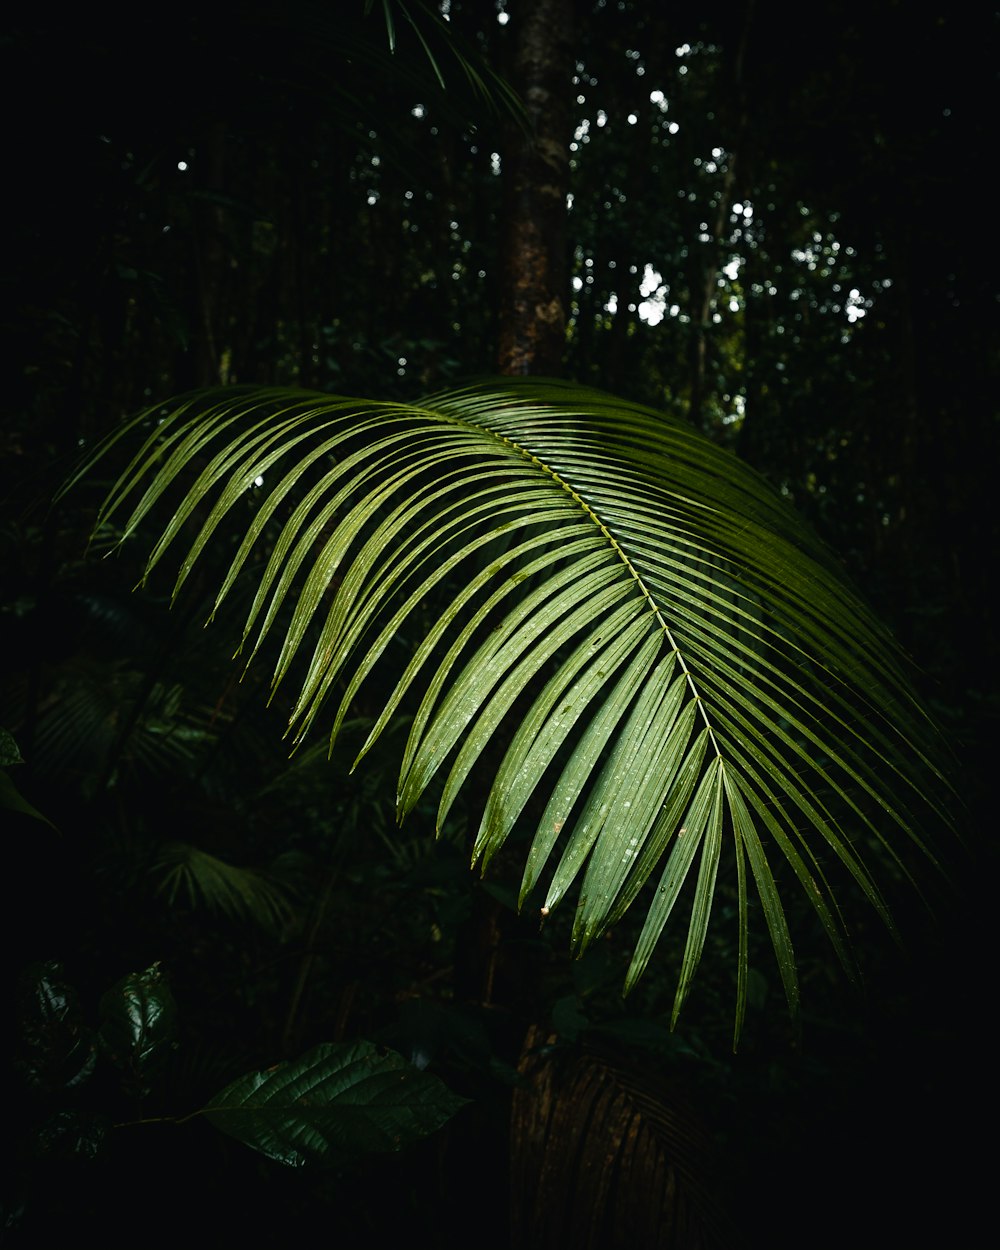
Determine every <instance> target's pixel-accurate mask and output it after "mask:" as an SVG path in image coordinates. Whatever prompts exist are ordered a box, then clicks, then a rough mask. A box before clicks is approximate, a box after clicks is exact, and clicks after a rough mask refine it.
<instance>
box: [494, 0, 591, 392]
mask: <svg viewBox="0 0 1000 1250" xmlns="http://www.w3.org/2000/svg"><path fill="white" fill-rule="evenodd" d="M515 20H517V21H518V23H519V30H518V37H517V47H516V51H515V62H514V73H513V78H514V84H515V86H516V87H517V88H518V90H519V92H520V94H521V98H522V99H523V101H524V104H525V108H526V109H527V113H528V117H529V120H530V122H531V126H532V131H533V133H532V134H530V135H517V136H512V141H511V143H510V144H509V145H508V153H507V168H506V169H505V170H504V174H505V176H506V184H507V193H506V197H505V198H506V204H505V220H506V233H505V237H504V240H503V252H502V258H503V292H502V296H501V301H500V322H499V351H498V367H499V370H500V372H501V373H506V374H532V373H533V374H550V375H552V374H558V373H559V372H560V371H561V368H562V358H563V351H564V348H565V342H566V307H567V303H568V289H567V288H568V274H567V264H566V238H565V236H566V194H567V191H568V190H569V137H570V131H571V126H572V111H571V109H572V74H573V51H572V37H573V4H572V0H525V3H524V5H523V8H519V10H518V11H517V12H516V13H515Z"/></svg>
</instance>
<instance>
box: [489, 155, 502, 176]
mask: <svg viewBox="0 0 1000 1250" xmlns="http://www.w3.org/2000/svg"><path fill="white" fill-rule="evenodd" d="M490 170H491V171H492V172H493V173H494V174H499V173H500V153H499V152H491V153H490Z"/></svg>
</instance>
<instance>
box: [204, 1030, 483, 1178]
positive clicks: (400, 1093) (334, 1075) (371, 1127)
mask: <svg viewBox="0 0 1000 1250" xmlns="http://www.w3.org/2000/svg"><path fill="white" fill-rule="evenodd" d="M467 1101H468V1099H465V1098H460V1097H459V1096H458V1095H457V1094H453V1093H452V1092H451V1090H449V1089H448V1087H447V1086H446V1085H445V1084H444V1083H443V1082H442V1081H440V1080H438V1078H437V1077H436V1076H432V1075H430V1074H429V1073H427V1072H420V1071H418V1070H417V1069H416V1068H414V1067H412V1066H411V1065H410V1064H408V1063H407V1062H406V1060H405V1059H403V1058H402V1056H400V1055H397V1054H396V1053H395V1052H394V1051H380V1050H379V1049H378V1048H377V1047H375V1046H373V1045H372V1044H371V1043H370V1042H354V1043H330V1042H324V1043H322V1044H320V1045H319V1046H314V1047H313V1049H312V1050H310V1051H308V1052H307V1053H306V1054H304V1055H303V1056H302V1057H301V1058H300V1059H296V1060H293V1061H291V1062H288V1063H279V1064H276V1065H275V1066H274V1067H273V1068H266V1069H264V1070H263V1071H258V1072H249V1073H247V1075H246V1076H242V1077H240V1078H239V1080H237V1081H234V1082H233V1083H232V1084H231V1085H229V1086H227V1087H226V1089H224V1090H222V1092H221V1093H219V1094H216V1096H215V1097H214V1098H213V1099H212V1100H211V1102H210V1103H209V1104H208V1106H207V1107H206V1108H205V1116H206V1117H207V1118H208V1119H209V1120H211V1122H212V1123H213V1124H214V1125H215V1126H216V1127H217V1128H220V1129H222V1131H223V1132H225V1133H229V1134H230V1136H232V1137H236V1138H238V1139H239V1140H240V1141H242V1142H245V1143H246V1145H248V1146H252V1147H253V1148H254V1149H255V1150H259V1151H261V1153H262V1154H265V1155H267V1156H268V1157H269V1158H271V1159H276V1160H277V1161H278V1162H279V1163H287V1164H289V1165H290V1166H292V1167H301V1166H302V1165H303V1164H306V1163H317V1162H322V1161H323V1160H329V1159H331V1158H336V1157H337V1156H345V1155H346V1156H354V1155H360V1154H369V1153H373V1152H376V1153H382V1152H386V1151H394V1150H402V1149H403V1148H404V1147H405V1146H408V1145H410V1144H411V1143H412V1142H415V1141H418V1140H419V1139H420V1138H422V1137H426V1136H427V1135H428V1134H429V1133H433V1132H434V1131H435V1130H436V1129H439V1128H440V1127H441V1126H442V1125H443V1124H445V1123H446V1122H447V1121H448V1120H450V1119H451V1117H452V1116H453V1115H454V1114H455V1112H456V1111H458V1109H459V1108H460V1107H461V1106H463V1105H464V1103H466V1102H467Z"/></svg>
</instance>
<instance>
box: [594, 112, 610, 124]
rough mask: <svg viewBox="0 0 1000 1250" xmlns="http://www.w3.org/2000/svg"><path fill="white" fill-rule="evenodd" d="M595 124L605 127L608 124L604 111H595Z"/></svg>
mask: <svg viewBox="0 0 1000 1250" xmlns="http://www.w3.org/2000/svg"><path fill="white" fill-rule="evenodd" d="M597 124H598V126H606V125H607V124H608V115H607V113H605V111H604V109H598V110H597Z"/></svg>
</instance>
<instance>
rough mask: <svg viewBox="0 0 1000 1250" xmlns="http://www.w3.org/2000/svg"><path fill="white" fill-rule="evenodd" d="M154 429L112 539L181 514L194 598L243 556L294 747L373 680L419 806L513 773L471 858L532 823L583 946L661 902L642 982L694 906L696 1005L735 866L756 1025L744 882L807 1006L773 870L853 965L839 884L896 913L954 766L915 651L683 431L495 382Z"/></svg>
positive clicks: (116, 501) (573, 395)
mask: <svg viewBox="0 0 1000 1250" xmlns="http://www.w3.org/2000/svg"><path fill="white" fill-rule="evenodd" d="M136 425H137V426H138V427H139V428H141V429H146V431H147V437H146V440H145V442H144V443H143V445H142V447H141V448H140V449H139V450H138V452H136V454H135V455H134V457H133V458H132V460H131V462H130V463H129V464H128V466H127V468H126V469H125V470H124V471H123V472H122V473H121V475H120V477H119V479H118V481H117V483H116V485H115V487H114V488H113V490H112V492H111V494H110V495H109V497H108V499H107V502H106V504H105V506H104V508H103V511H102V513H101V516H100V524H105V523H108V522H111V521H115V523H117V524H121V525H122V532H123V536H124V537H126V538H127V537H128V536H129V535H131V534H133V533H134V532H135V531H137V530H138V529H139V527H140V526H141V525H142V524H143V522H145V521H146V519H147V517H148V516H149V514H150V512H151V511H152V510H153V509H154V507H157V506H159V505H161V504H163V503H164V502H166V501H167V500H168V498H169V502H170V503H171V505H172V512H171V513H170V515H169V519H167V521H166V524H165V525H163V527H162V530H161V532H160V537H159V539H158V541H156V543H155V545H154V547H153V550H152V553H151V555H150V558H149V564H148V569H147V573H148V572H149V571H151V570H152V569H153V568H154V567H155V566H156V565H158V564H159V563H160V562H161V561H162V560H164V558H165V557H166V556H167V554H168V553H169V552H172V551H173V550H174V549H175V548H176V549H177V551H178V552H179V573H178V576H177V580H176V585H175V591H174V593H175V594H176V593H177V592H178V591H180V589H181V588H182V586H183V584H184V582H185V581H186V580H187V579H188V577H189V576H190V575H191V572H192V569H193V567H194V566H195V564H196V561H198V560H199V558H200V557H201V556H202V553H203V552H205V550H206V548H208V547H209V545H210V544H212V545H213V546H218V547H219V549H220V550H221V551H223V552H225V553H226V556H225V561H224V562H223V568H224V570H225V571H224V573H223V576H222V580H221V584H220V587H219V591H218V597H217V603H216V606H218V604H219V603H221V602H222V600H223V599H225V598H226V597H227V596H228V595H230V594H231V593H232V591H233V588H234V587H235V586H236V585H237V583H238V582H241V583H243V584H244V585H246V584H248V585H249V587H250V589H249V592H248V599H249V601H250V602H249V609H248V612H247V616H246V622H245V627H244V630H243V637H242V640H241V648H242V651H243V654H244V656H245V658H246V659H247V660H248V661H249V660H251V659H253V658H254V656H255V655H256V654H257V653H258V651H260V649H261V648H262V647H263V645H264V643H265V640H268V639H269V638H271V637H273V638H274V640H275V641H276V642H277V643H278V647H277V656H276V658H275V660H274V675H273V685H274V688H275V689H277V687H279V686H280V685H281V684H282V683H286V684H288V685H289V687H290V691H291V703H292V710H291V716H290V721H289V733H290V736H291V739H292V741H293V742H295V743H297V742H300V741H301V740H302V739H303V737H304V736H305V735H306V734H307V733H308V732H309V731H310V730H311V729H312V728H314V726H316V725H317V724H318V723H319V717H320V713H321V711H323V710H325V709H327V708H328V707H329V708H330V709H331V710H332V713H333V729H332V735H333V739H336V736H337V733H338V730H339V729H340V727H341V725H342V724H343V722H344V719H345V717H346V716H347V715H348V714H349V712H350V710H351V707H352V704H353V702H354V700H355V697H356V695H357V693H358V691H359V689H360V688H361V687H362V685H363V684H364V683H365V682H367V681H369V679H370V678H372V676H373V674H374V673H375V672H376V671H377V672H378V673H379V675H380V676H379V679H378V689H379V690H380V691H382V694H383V696H384V707H383V711H382V713H381V715H380V716H379V717H378V718H377V720H376V722H375V724H374V727H373V729H372V731H371V733H370V735H369V738H368V740H367V742H366V743H365V744H364V746H363V747H362V750H361V752H360V755H359V759H360V758H361V757H363V756H364V754H365V752H366V751H367V750H368V749H369V748H370V747H371V745H372V744H373V743H374V742H375V740H376V739H377V738H378V737H379V735H380V734H381V733H382V732H383V731H384V729H385V727H386V725H387V724H388V723H389V721H390V720H391V719H392V717H393V716H394V715H395V714H396V712H397V711H398V710H399V709H401V708H402V707H403V706H404V704H405V705H406V708H407V710H408V711H410V712H412V716H413V719H412V724H411V728H410V733H409V738H408V741H407V744H406V747H405V750H404V752H403V758H402V763H401V770H400V776H399V784H398V792H397V806H398V812H399V816H400V818H402V817H404V816H405V815H406V814H407V813H409V812H410V811H412V810H413V808H414V806H415V805H416V804H417V802H418V801H419V800H420V799H421V797H422V796H423V795H424V794H425V793H426V792H427V790H428V788H429V787H430V786H431V785H432V783H434V782H437V781H439V780H440V781H441V798H440V806H439V817H438V821H439V828H440V824H441V822H442V821H443V820H444V819H445V817H446V815H447V813H448V811H449V809H450V807H451V805H452V804H453V802H454V800H455V798H456V796H457V794H458V793H459V791H460V790H461V789H462V787H463V786H464V785H465V784H466V783H467V781H468V780H469V778H470V777H471V776H472V775H473V773H474V770H476V769H477V767H490V768H492V769H493V780H492V783H491V784H490V785H489V787H488V790H487V792H486V796H485V801H484V802H483V805H482V819H481V823H480V826H479V830H478V834H477V835H476V838H475V844H474V851H473V860H474V862H477V863H479V864H480V865H481V866H482V867H483V868H484V869H485V867H486V866H487V865H488V864H489V862H490V860H491V859H492V858H493V857H494V856H495V855H496V854H497V852H498V851H499V849H500V848H501V847H502V846H503V845H504V844H505V842H506V841H507V839H508V838H509V837H510V835H511V833H512V832H513V831H514V829H515V827H520V830H521V832H523V831H524V822H529V821H530V822H531V828H533V835H532V836H531V838H530V844H529V847H528V850H527V854H526V859H525V866H524V876H523V882H522V887H521V902H522V904H523V903H524V901H525V900H526V898H527V897H528V895H529V894H530V893H531V892H532V891H533V890H534V889H535V887H536V886H538V885H539V884H540V883H542V882H545V883H546V885H545V888H546V894H545V899H544V907H546V908H549V909H551V908H552V907H554V906H555V905H556V904H557V903H558V902H559V900H560V899H561V898H562V897H563V895H565V894H566V893H567V892H568V891H569V890H570V888H571V887H573V886H574V885H576V884H577V883H579V898H578V902H577V911H576V920H575V924H574V928H573V935H572V942H573V946H574V948H575V950H576V951H578V952H579V951H582V950H584V949H585V948H586V947H587V946H588V944H589V943H591V942H592V941H593V940H594V939H595V937H597V936H598V935H599V934H601V933H602V932H603V931H604V930H605V929H606V928H607V927H608V926H609V925H610V924H612V923H614V922H616V921H617V920H618V919H619V918H620V917H621V916H622V914H623V913H624V912H625V910H626V909H627V908H628V907H630V906H631V905H632V904H633V903H634V902H637V901H638V900H639V898H640V895H643V901H644V904H645V905H646V906H647V908H648V911H647V917H646V921H645V925H644V926H643V928H642V931H641V934H640V937H639V940H638V945H637V947H636V950H635V954H634V957H633V960H632V964H631V967H630V969H629V972H628V977H627V987H631V986H632V985H634V984H635V982H636V980H637V978H638V977H639V976H640V975H641V974H642V972H643V970H644V969H645V967H646V965H647V962H648V960H649V958H650V956H651V954H652V951H653V948H654V946H655V945H656V943H657V940H658V939H659V937H660V935H661V933H662V932H663V929H664V926H665V925H666V923H667V921H668V920H669V919H670V918H671V916H672V915H674V914H675V912H676V913H677V914H678V915H681V914H683V915H685V916H686V925H687V938H686V944H685V947H684V953H683V960H682V967H681V974H680V980H679V984H678V987H677V992H676V1000H675V1006H674V1016H675V1018H676V1014H677V1012H678V1011H679V1009H680V1007H681V1005H682V1003H683V1001H684V998H685V996H686V994H687V992H688V989H689V986H690V984H691V979H692V977H693V975H694V972H695V970H696V968H697V966H698V963H699V960H700V957H701V955H702V952H703V950H704V947H705V942H706V934H707V932H708V928H709V922H710V918H711V914H712V905H713V898H714V896H715V890H716V883H717V880H718V876H719V872H720V868H721V866H722V865H723V864H725V865H726V871H727V872H728V873H730V875H733V876H734V878H735V890H736V894H737V896H738V932H739V951H740V953H739V969H738V993H737V999H738V1002H737V1034H738V1032H739V1028H740V1022H741V1020H742V1014H743V1009H744V1004H745V999H746V983H747V976H746V971H747V960H748V946H747V942H748V936H747V935H748V931H749V920H750V916H751V912H752V910H753V909H754V908H755V907H756V903H755V902H753V901H752V898H753V895H756V898H757V899H759V906H760V910H761V912H762V913H763V916H764V919H765V923H766V925H767V928H768V931H769V934H770V938H771V941H772V943H773V945H774V950H775V953H776V955H777V960H778V964H779V967H780V970H781V977H782V980H783V984H784V988H785V993H786V996H787V998H788V1001H789V1004H790V1006H791V1007H792V1010H793V1012H794V1010H795V1008H796V1005H797V1001H798V983H797V978H796V971H795V958H794V954H793V950H792V941H791V936H790V932H789V925H788V922H787V919H786V912H785V905H784V904H783V901H782V895H783V892H784V888H785V887H784V885H782V886H781V887H780V888H779V880H781V879H783V878H785V877H787V875H788V874H787V873H786V871H785V869H784V868H782V869H781V870H780V871H779V867H778V865H779V864H780V862H781V861H784V862H785V865H787V868H788V869H790V872H791V874H794V877H795V878H797V880H798V882H799V884H800V886H801V888H802V889H803V890H804V892H805V894H806V897H807V898H808V899H809V902H810V903H811V905H812V907H813V908H814V909H815V912H816V915H817V917H818V919H819V921H820V923H821V924H822V927H823V928H824V930H825V931H826V933H827V935H828V936H829V938H830V940H831V942H832V943H833V944H834V947H835V948H836V950H837V952H838V954H839V956H840V958H841V960H842V962H843V963H844V965H845V966H846V967H847V968H848V969H850V967H851V962H852V961H851V955H850V951H849V945H848V940H847V933H846V926H845V923H844V920H843V917H842V916H841V913H840V910H839V908H838V904H837V901H836V898H835V896H834V893H833V883H832V882H831V880H830V879H829V878H830V877H831V876H833V875H834V874H833V873H832V872H831V869H834V868H836V869H838V870H839V875H840V876H841V877H843V874H844V873H845V872H846V874H847V876H848V877H849V878H852V879H853V881H854V882H855V883H856V885H857V887H859V888H860V890H861V891H862V892H863V894H864V895H865V896H866V897H867V899H868V900H869V902H870V903H871V905H872V906H873V907H874V908H875V909H876V911H877V912H878V913H879V914H880V915H881V916H882V918H883V920H884V921H885V923H886V924H887V925H889V926H890V928H891V927H892V919H891V916H890V913H889V909H888V906H887V903H886V900H885V896H884V895H885V878H886V873H887V872H888V873H889V874H890V875H891V876H899V875H904V876H910V875H911V867H913V866H915V864H916V863H917V862H918V861H920V860H922V859H924V858H925V857H926V858H929V859H931V860H932V861H933V860H934V853H933V851H932V849H931V847H930V845H929V843H928V842H927V841H926V840H925V834H924V832H923V828H924V827H926V826H927V825H928V824H930V826H931V827H933V825H934V824H947V823H948V822H947V816H946V814H945V812H944V810H943V807H942V804H941V801H940V799H939V798H937V797H935V796H939V795H940V794H942V793H944V791H943V790H942V789H941V786H940V783H941V782H942V781H943V780H944V777H943V772H942V766H941V764H940V762H939V761H940V759H941V756H942V752H941V748H940V745H939V743H938V741H937V736H936V733H935V731H934V729H933V726H932V725H931V724H930V722H929V720H928V718H927V716H926V714H925V713H924V711H923V710H922V708H921V706H920V704H919V702H918V700H917V699H916V697H915V695H914V693H913V690H912V688H911V685H910V682H909V679H908V677H907V673H906V667H905V664H904V662H903V661H902V658H901V656H900V654H899V652H898V650H897V648H896V647H895V645H894V644H893V642H892V640H891V639H890V637H889V636H888V635H887V633H886V631H885V630H884V629H883V628H882V626H881V625H880V624H879V622H878V621H877V620H876V619H875V618H874V616H873V615H872V613H871V612H870V610H869V609H868V608H867V607H866V606H865V604H864V603H863V602H862V601H861V600H860V599H859V598H858V596H857V595H856V594H855V593H854V592H853V590H852V589H851V588H850V586H849V585H848V584H847V582H846V580H845V578H844V576H843V575H842V573H841V571H840V569H839V567H838V565H837V564H836V562H835V561H834V560H833V558H832V557H831V555H830V554H829V552H827V551H826V550H825V549H824V548H823V546H822V545H821V544H820V543H819V541H818V540H817V539H816V538H815V536H814V535H813V534H812V533H811V532H810V531H809V530H808V529H807V528H806V527H805V526H804V525H803V523H802V522H801V521H800V520H799V519H798V518H797V516H796V515H795V514H794V512H793V511H792V510H791V509H790V508H789V507H788V506H787V505H786V503H785V501H783V500H782V499H781V498H780V497H779V496H778V495H776V494H775V493H774V492H773V491H772V490H771V489H770V488H769V487H768V486H767V485H766V484H765V483H764V481H763V480H762V479H761V478H760V477H758V476H757V475H756V474H755V473H754V472H753V471H752V470H750V469H749V468H747V467H746V466H745V465H743V464H741V463H740V462H739V461H738V460H736V459H735V458H733V457H732V456H730V455H729V454H728V453H726V452H723V451H721V450H720V449H718V448H717V447H715V446H714V445H713V444H711V443H710V442H709V441H707V440H706V439H705V438H703V437H702V436H701V435H699V434H697V433H696V432H695V431H694V430H692V429H691V428H689V427H687V426H686V425H684V424H683V423H681V422H679V421H676V420H673V419H670V418H668V417H665V416H664V415H662V414H660V413H657V412H654V411H653V410H651V409H648V408H644V407H641V406H639V405H636V404H632V403H629V402H625V401H621V400H617V399H614V398H611V397H610V396H607V395H604V394H602V393H599V392H596V391H592V390H585V389H582V388H579V387H575V386H573V385H570V384H563V383H556V382H539V381H538V380H536V379H531V380H524V381H521V380H517V379H499V380H495V381H489V382H484V383H481V384H477V385H475V386H471V387H468V388H466V389H462V390H457V391H452V392H449V393H445V394H438V395H434V396H431V397H430V398H428V399H426V400H424V401H422V402H420V403H417V404H399V403H375V402H370V401H365V400H356V399H348V398H342V397H331V396H329V395H322V394H311V393H306V392H294V391H276V390H254V391H249V390H235V391H228V392H221V393H220V392H214V393H210V394H207V395H202V396H196V397H193V398H191V397H189V398H187V399H185V400H182V401H178V402H177V403H176V404H175V405H173V406H172V407H170V408H169V409H166V410H163V409H160V410H157V411H156V412H153V413H147V414H144V415H143V416H142V417H140V418H138V420H137V422H136V423H134V424H133V426H131V427H128V429H127V430H126V431H124V432H122V433H121V434H118V435H116V436H115V439H113V440H112V442H115V441H117V440H118V439H120V438H127V439H131V438H133V437H134V433H135V428H136ZM107 450H108V447H107V446H105V447H104V448H102V449H101V450H100V451H99V453H98V455H99V456H100V455H104V454H106V453H107ZM84 471H86V470H84ZM175 492H180V493H179V494H176V493H175ZM123 518H124V519H123ZM234 531H235V532H236V533H237V538H236V539H235V540H234V541H233V540H232V538H231V536H232V534H233V532H234ZM227 543H229V544H230V545H229V547H228V548H227V547H226V544H227ZM174 558H175V559H176V558H178V557H176V556H175V557H174ZM226 562H228V565H227V563H226ZM431 605H433V612H432V611H431ZM404 638H405V639H406V641H407V644H408V645H407V648H406V650H405V652H403V653H402V657H401V656H400V652H401V648H400V646H399V643H400V641H401V639H404ZM411 643H412V645H410V644H411ZM387 672H388V673H391V678H390V680H389V681H388V682H387V679H386V675H387ZM498 758H499V763H497V762H496V761H497V759H498ZM928 817H929V821H928ZM680 923H681V924H684V923H685V922H684V920H681V922H680Z"/></svg>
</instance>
